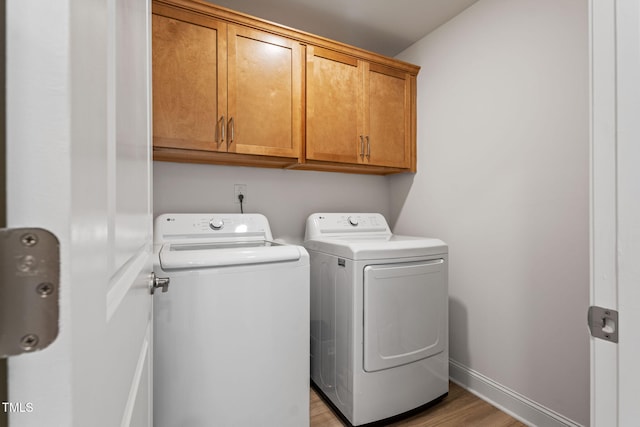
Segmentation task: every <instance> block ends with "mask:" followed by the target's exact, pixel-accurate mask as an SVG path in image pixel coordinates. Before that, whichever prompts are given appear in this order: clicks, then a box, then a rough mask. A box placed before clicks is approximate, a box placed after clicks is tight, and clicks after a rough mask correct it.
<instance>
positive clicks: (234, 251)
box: [154, 214, 304, 270]
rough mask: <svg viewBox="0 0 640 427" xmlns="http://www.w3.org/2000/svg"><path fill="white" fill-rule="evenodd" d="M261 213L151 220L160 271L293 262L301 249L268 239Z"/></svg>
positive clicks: (186, 216)
mask: <svg viewBox="0 0 640 427" xmlns="http://www.w3.org/2000/svg"><path fill="white" fill-rule="evenodd" d="M272 240H273V238H272V236H271V229H270V228H269V222H268V221H267V218H266V217H264V215H261V214H164V215H160V216H158V217H157V218H156V220H155V223H154V243H155V250H156V252H157V254H158V258H159V262H160V266H161V267H162V269H163V270H172V269H193V268H207V267H225V266H234V265H235V266H237V265H250V264H264V263H273V262H286V261H297V260H299V259H300V258H301V256H302V251H304V249H302V248H300V247H299V246H293V245H285V244H279V243H275V242H273V241H272Z"/></svg>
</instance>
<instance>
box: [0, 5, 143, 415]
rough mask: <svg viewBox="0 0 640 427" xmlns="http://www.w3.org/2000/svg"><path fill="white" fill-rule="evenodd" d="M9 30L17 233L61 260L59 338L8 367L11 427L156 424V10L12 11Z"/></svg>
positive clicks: (11, 187)
mask: <svg viewBox="0 0 640 427" xmlns="http://www.w3.org/2000/svg"><path fill="white" fill-rule="evenodd" d="M6 22H7V61H6V71H7V77H6V78H7V125H8V126H7V191H8V194H7V200H8V212H7V215H8V218H7V225H8V227H20V226H29V227H42V228H46V229H48V230H50V231H52V232H53V233H54V234H55V235H56V236H57V237H58V239H59V240H60V254H61V277H60V279H61V280H60V283H61V285H60V287H61V289H60V296H59V300H60V322H59V327H60V332H59V335H58V337H57V339H56V341H54V342H53V343H52V344H51V345H50V346H49V347H47V348H45V349H43V350H40V351H36V352H33V353H30V354H23V355H19V356H13V357H10V358H9V362H8V369H9V380H8V387H9V401H10V402H12V403H22V404H23V405H22V406H21V407H22V408H27V409H29V408H30V410H24V411H19V410H15V411H12V410H9V414H8V415H9V425H10V426H11V427H23V426H34V427H41V426H59V427H85V426H92V427H114V426H145V427H147V426H150V425H151V397H152V396H151V381H152V378H151V372H152V371H151V336H152V333H151V332H152V331H151V315H152V311H151V308H152V307H151V297H150V295H149V288H148V286H149V278H150V272H151V262H150V260H151V257H150V254H151V250H152V249H151V248H152V218H151V216H152V212H151V194H150V188H151V160H150V157H151V151H150V84H149V83H150V65H149V64H150V61H149V58H150V41H149V40H150V38H149V22H150V2H149V1H145V0H56V1H49V0H29V1H23V0H7V2H6ZM27 403H30V405H28V406H27V405H26V404H27ZM15 407H16V408H18V406H17V405H16V406H15Z"/></svg>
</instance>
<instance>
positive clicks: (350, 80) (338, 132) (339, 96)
mask: <svg viewBox="0 0 640 427" xmlns="http://www.w3.org/2000/svg"><path fill="white" fill-rule="evenodd" d="M362 70H363V68H362V62H361V61H359V60H358V59H356V58H354V57H352V56H348V55H344V54H341V53H337V52H334V51H330V50H327V49H322V48H320V47H316V46H309V47H307V128H306V131H307V133H306V137H307V145H306V148H307V152H306V157H307V159H310V160H325V161H331V162H341V163H359V162H360V161H362V159H363V157H364V156H363V155H362V154H363V153H362V150H361V148H363V146H364V143H362V144H361V136H362V138H363V137H364V135H363V129H364V127H363V112H362V95H363V94H362V86H363V79H364V76H363V72H362Z"/></svg>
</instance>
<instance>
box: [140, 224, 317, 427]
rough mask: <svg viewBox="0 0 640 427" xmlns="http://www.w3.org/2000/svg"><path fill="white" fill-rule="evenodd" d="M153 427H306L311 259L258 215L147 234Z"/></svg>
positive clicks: (171, 226) (158, 229)
mask: <svg viewBox="0 0 640 427" xmlns="http://www.w3.org/2000/svg"><path fill="white" fill-rule="evenodd" d="M154 236H155V237H154V240H155V245H154V246H155V254H156V263H155V266H154V272H155V274H156V275H157V276H164V277H168V278H169V279H170V280H171V284H170V289H169V292H167V293H160V292H156V294H155V295H154V325H153V328H154V333H153V338H154V350H153V371H154V380H153V383H154V384H153V399H154V405H153V407H154V416H153V419H154V426H155V427H176V426H191V427H209V426H220V427H230V426H236V427H244V426H267V427H300V426H308V425H309V255H308V253H307V251H306V250H305V249H304V248H303V247H301V246H294V245H283V244H278V243H275V242H273V238H272V235H271V230H270V228H269V223H268V221H267V219H266V218H265V217H264V216H262V215H259V214H244V215H241V214H167V215H160V216H159V217H158V218H156V221H155V228H154Z"/></svg>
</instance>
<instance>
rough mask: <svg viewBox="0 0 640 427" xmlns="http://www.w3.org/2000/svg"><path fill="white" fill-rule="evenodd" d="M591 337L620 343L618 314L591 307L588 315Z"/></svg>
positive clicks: (606, 309)
mask: <svg viewBox="0 0 640 427" xmlns="http://www.w3.org/2000/svg"><path fill="white" fill-rule="evenodd" d="M587 322H588V323H589V329H590V330H591V336H593V337H595V338H600V339H603V340H606V341H611V342H615V343H617V342H618V312H617V311H615V310H611V309H609V308H603V307H597V306H591V307H589V313H588V314H587Z"/></svg>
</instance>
